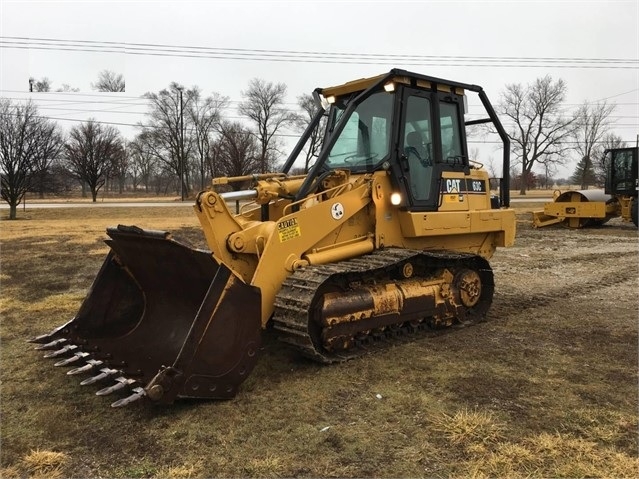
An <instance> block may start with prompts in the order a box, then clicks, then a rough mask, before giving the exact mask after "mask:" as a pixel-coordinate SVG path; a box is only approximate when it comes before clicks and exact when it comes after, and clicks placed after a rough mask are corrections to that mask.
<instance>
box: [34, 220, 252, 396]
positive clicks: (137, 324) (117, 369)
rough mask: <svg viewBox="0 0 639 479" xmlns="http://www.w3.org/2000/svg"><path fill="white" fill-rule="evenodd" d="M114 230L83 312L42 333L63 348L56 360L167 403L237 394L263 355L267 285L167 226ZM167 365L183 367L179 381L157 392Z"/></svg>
mask: <svg viewBox="0 0 639 479" xmlns="http://www.w3.org/2000/svg"><path fill="white" fill-rule="evenodd" d="M107 233H108V235H109V236H110V238H111V239H109V240H107V244H109V246H110V247H111V251H110V252H109V254H108V255H107V257H106V259H105V261H104V263H103V265H102V268H101V269H100V272H99V273H98V275H97V277H96V279H95V280H94V283H93V285H92V287H91V289H90V291H89V293H88V295H87V297H86V298H85V300H84V302H83V303H82V305H81V307H80V310H79V311H78V313H77V315H76V316H75V317H74V318H73V319H72V320H71V321H70V322H69V323H67V324H65V325H63V326H61V327H59V328H56V329H55V330H54V331H52V332H51V333H49V334H48V335H43V336H40V337H38V338H35V339H34V342H38V343H47V344H42V346H40V348H44V349H46V350H51V351H50V352H49V353H47V355H48V356H49V357H59V358H61V359H62V360H61V361H58V362H57V363H56V364H57V365H59V366H72V365H73V366H75V367H74V369H72V370H71V371H69V374H71V375H75V374H82V373H89V374H94V376H93V378H90V379H89V380H85V381H83V384H84V385H89V384H92V383H98V382H100V383H103V382H104V381H106V380H110V381H111V382H113V381H115V384H113V385H112V386H110V387H107V388H103V389H102V390H100V391H99V393H101V395H102V394H110V393H113V392H116V391H119V390H122V391H124V392H129V393H131V395H130V396H129V401H128V402H132V401H133V400H137V399H141V398H142V397H145V396H148V397H150V398H151V399H153V400H156V401H159V402H165V403H166V402H172V401H173V400H174V399H175V398H177V397H198V398H228V397H232V396H233V395H234V394H235V393H236V391H237V387H238V386H239V384H240V383H241V382H242V381H243V380H244V379H245V378H246V376H247V375H248V373H249V372H250V370H251V369H252V368H253V365H254V363H255V360H256V359H257V354H256V353H257V351H258V348H259V344H260V321H259V320H260V309H259V307H260V293H259V290H257V289H256V288H253V287H251V286H249V285H246V284H244V283H243V282H242V281H241V280H239V279H238V278H237V277H236V276H234V275H233V274H232V273H231V271H230V270H229V269H228V268H226V267H225V266H224V265H221V264H218V262H217V261H215V260H214V259H213V258H212V256H211V253H210V252H207V251H203V250H197V249H193V248H190V247H188V246H186V245H184V244H181V243H179V242H177V241H175V240H173V239H170V237H169V234H168V233H166V232H162V231H149V230H141V229H140V228H136V227H123V226H119V227H117V228H109V229H108V230H107ZM167 368H171V370H172V371H174V372H175V374H174V375H173V377H172V380H171V382H170V384H169V383H168V382H166V381H165V382H164V384H163V386H162V388H163V389H162V391H160V389H158V388H157V387H156V388H155V389H154V391H153V394H151V395H150V396H149V394H148V393H149V390H150V387H151V386H153V385H157V381H156V383H152V380H154V379H156V378H157V375H158V373H159V372H161V371H163V370H165V369H167ZM114 386H115V387H114ZM128 402H126V401H124V404H126V403H128ZM124 404H123V403H122V401H116V402H115V403H114V405H115V406H121V405H124Z"/></svg>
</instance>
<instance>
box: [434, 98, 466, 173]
mask: <svg viewBox="0 0 639 479" xmlns="http://www.w3.org/2000/svg"><path fill="white" fill-rule="evenodd" d="M439 115H440V116H439V124H440V127H441V137H442V160H443V161H444V162H445V163H450V164H455V163H456V164H461V163H462V162H463V161H462V160H463V158H462V147H461V135H460V133H459V116H458V110H457V105H456V104H455V103H447V102H440V103H439Z"/></svg>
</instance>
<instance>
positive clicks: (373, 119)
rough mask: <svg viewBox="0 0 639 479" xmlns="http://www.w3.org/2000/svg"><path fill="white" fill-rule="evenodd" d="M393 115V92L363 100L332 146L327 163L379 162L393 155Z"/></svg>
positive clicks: (360, 164) (340, 165)
mask: <svg viewBox="0 0 639 479" xmlns="http://www.w3.org/2000/svg"><path fill="white" fill-rule="evenodd" d="M392 116H393V95H391V94H389V93H387V92H378V93H374V94H372V95H371V96H370V97H368V98H367V99H366V100H364V101H363V102H362V103H360V104H359V105H358V106H357V108H356V109H355V111H354V112H353V113H352V114H351V116H350V117H349V118H346V119H345V118H341V119H340V121H346V124H345V125H344V128H343V129H342V131H341V133H340V135H339V137H338V139H337V141H336V142H335V144H334V145H333V147H332V148H331V152H330V153H329V155H328V159H327V161H326V164H327V165H328V166H329V167H330V168H353V167H355V168H357V167H364V166H366V167H368V166H372V165H376V164H377V163H379V162H380V161H382V160H384V159H385V158H387V157H388V156H389V152H390V136H391V125H392Z"/></svg>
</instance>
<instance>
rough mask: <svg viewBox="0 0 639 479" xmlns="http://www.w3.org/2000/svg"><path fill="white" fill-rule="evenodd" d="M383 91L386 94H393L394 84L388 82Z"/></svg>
mask: <svg viewBox="0 0 639 479" xmlns="http://www.w3.org/2000/svg"><path fill="white" fill-rule="evenodd" d="M384 90H386V91H387V92H388V93H391V92H394V91H395V83H393V82H392V81H389V82H388V83H387V84H386V85H384Z"/></svg>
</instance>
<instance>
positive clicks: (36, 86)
mask: <svg viewBox="0 0 639 479" xmlns="http://www.w3.org/2000/svg"><path fill="white" fill-rule="evenodd" d="M29 91H32V92H48V91H51V80H49V79H48V78H47V77H42V78H41V79H40V80H36V79H35V78H34V77H31V78H29Z"/></svg>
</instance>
